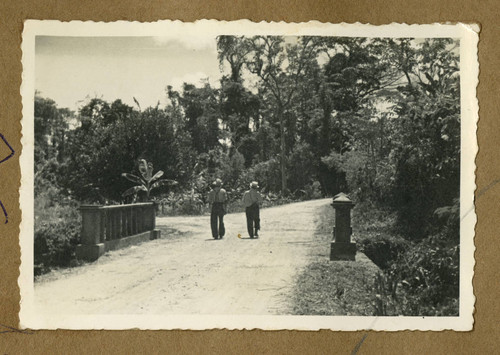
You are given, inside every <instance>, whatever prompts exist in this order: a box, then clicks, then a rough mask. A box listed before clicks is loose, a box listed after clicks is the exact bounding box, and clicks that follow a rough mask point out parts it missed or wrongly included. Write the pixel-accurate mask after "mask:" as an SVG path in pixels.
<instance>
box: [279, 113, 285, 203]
mask: <svg viewBox="0 0 500 355" xmlns="http://www.w3.org/2000/svg"><path fill="white" fill-rule="evenodd" d="M278 117H279V120H280V155H281V159H280V166H281V194H282V195H283V196H284V195H285V194H286V178H287V176H286V152H285V122H284V117H283V109H282V108H281V107H280V108H279V109H278Z"/></svg>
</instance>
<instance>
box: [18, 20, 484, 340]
mask: <svg viewBox="0 0 500 355" xmlns="http://www.w3.org/2000/svg"><path fill="white" fill-rule="evenodd" d="M476 52H477V29H476V28H475V27H474V26H468V25H463V24H457V25H439V24H435V25H413V26H408V25H397V24H393V25H386V26H370V25H360V24H353V25H345V24H343V25H332V24H323V23H315V22H312V23H303V24H285V23H280V24H277V23H273V24H271V23H259V24H257V23H251V22H249V21H237V22H224V23H223V22H217V21H199V22H196V23H181V22H171V21H163V22H157V23H151V24H147V23H127V22H119V23H92V22H69V23H62V22H57V21H28V22H27V23H26V24H25V32H24V36H23V86H22V88H21V93H22V96H23V106H24V108H23V121H22V124H23V153H22V157H21V164H22V176H23V179H22V185H23V186H22V188H21V209H22V211H23V221H22V225H21V251H22V265H21V275H20V279H19V284H20V288H21V297H22V299H21V312H20V322H21V326H22V327H24V328H33V329H55V328H67V329H129V328H141V329H213V328H229V329H243V328H247V329H250V328H260V329H304V330H314V329H324V328H326V329H332V330H360V329H377V330H404V329H422V330H442V329H455V330H470V329H472V326H473V317H472V314H473V306H474V295H473V290H472V276H473V266H474V256H473V253H474V241H473V238H474V224H475V220H476V217H475V213H474V204H473V192H474V188H475V184H474V170H475V165H474V158H475V154H476V152H477V143H476V123H477V100H476V96H475V90H476V85H477V74H478V63H477V56H476Z"/></svg>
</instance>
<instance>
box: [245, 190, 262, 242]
mask: <svg viewBox="0 0 500 355" xmlns="http://www.w3.org/2000/svg"><path fill="white" fill-rule="evenodd" d="M258 188H259V184H258V183H257V181H252V182H251V183H250V190H248V191H245V193H244V194H243V205H244V206H245V212H246V216H247V229H248V235H249V236H250V238H253V237H254V236H255V238H258V237H259V230H260V215H259V214H260V211H259V205H260V203H261V202H262V197H261V196H260V193H259V191H257V190H258Z"/></svg>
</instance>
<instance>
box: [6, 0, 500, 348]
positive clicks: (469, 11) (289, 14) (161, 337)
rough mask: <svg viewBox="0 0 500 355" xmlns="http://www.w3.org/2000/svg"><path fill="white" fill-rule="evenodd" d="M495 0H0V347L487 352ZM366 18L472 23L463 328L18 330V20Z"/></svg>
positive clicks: (497, 132)
mask: <svg viewBox="0 0 500 355" xmlns="http://www.w3.org/2000/svg"><path fill="white" fill-rule="evenodd" d="M498 14H500V1H478V0H470V1H466V0H440V1H435V0H409V1H403V0H363V1H359V0H358V1H356V0H337V1H328V0H324V1H322V0H309V1H306V0H303V1H292V0H289V1H265V0H256V1H237V0H232V1H217V0H194V1H179V0H172V1H161V0H158V1H132V0H112V1H110V0H105V1H102V0H101V1H95V0H88V1H81V0H67V1H57V0H50V1H45V0H22V1H19V0H18V1H12V0H5V1H2V2H0V43H1V45H2V46H1V49H0V133H1V134H3V135H4V137H5V138H6V139H7V140H8V142H9V143H10V144H11V145H12V147H13V149H14V150H15V155H14V157H13V158H12V159H9V160H8V161H6V162H4V163H2V164H1V166H0V191H1V193H0V200H1V201H2V202H3V204H4V206H5V207H6V208H7V211H8V214H9V222H8V223H7V224H3V221H2V222H0V223H1V224H0V251H1V257H0V270H1V271H0V351H1V352H2V354H4V353H5V354H20V353H23V354H24V353H50V354H59V353H61V354H73V353H75V354H76V353H86V354H89V353H90V354H92V353H120V354H124V353H125V354H132V353H146V354H147V353H238V354H239V353H252V354H260V353H265V354H267V353H272V354H284V353H296V354H305V353H335V354H337V353H339V354H344V353H358V354H386V353H387V354H407V353H408V354H410V353H412V354H430V353H439V354H442V353H452V354H454V353H457V354H458V353H460V354H483V353H484V354H491V353H497V352H498V351H499V350H498V349H497V346H498V345H499V343H500V341H499V338H500V337H499V335H500V331H499V330H500V327H499V314H500V309H499V302H498V298H499V295H500V282H499V280H500V277H499V275H498V271H499V270H500V267H499V264H500V258H499V255H500V242H499V240H498V237H499V235H498V231H499V230H500V218H498V217H499V215H498V213H499V210H500V209H499V205H500V203H499V201H500V200H499V199H498V196H499V194H500V186H498V185H497V184H496V183H497V182H499V181H500V161H499V160H500V155H499V153H500V149H498V147H499V146H498V142H500V129H499V128H500V127H499V125H500V119H499V117H500V112H499V109H500V105H499V104H498V103H499V102H500V87H499V82H500V78H499V73H500V71H499V69H500V48H499V47H500V46H499V45H498V44H499V42H500V33H499V31H498V30H499V22H498V19H499V17H498V16H499V15H498ZM203 18H206V19H218V20H238V19H250V20H252V21H263V20H264V21H287V22H303V21H308V20H319V21H322V22H332V23H339V22H347V23H353V22H361V23H371V24H388V23H392V22H400V23H408V24H413V23H434V22H466V23H478V24H480V25H481V34H480V42H479V61H480V79H479V80H480V84H479V87H478V90H477V93H478V97H479V105H480V113H479V116H480V120H479V124H478V142H479V147H480V149H479V153H478V156H477V160H476V164H477V177H476V184H477V190H476V213H477V216H478V224H477V226H476V237H475V245H476V252H475V259H476V265H475V275H474V293H475V295H476V297H477V300H476V311H475V315H474V318H475V324H474V330H473V331H471V332H453V331H444V332H423V331H414V332H409V331H405V332H373V331H368V332H367V331H361V332H333V331H327V330H323V331H317V332H300V331H259V330H254V331H227V330H210V331H139V330H131V331H64V330H57V331H28V332H18V331H16V330H15V329H10V328H9V327H12V328H16V327H17V325H18V321H19V320H18V312H19V288H18V284H17V278H18V275H19V272H18V268H19V263H20V261H19V260H20V251H19V240H18V236H19V221H20V219H21V211H20V209H19V203H18V198H19V195H18V188H19V184H20V169H19V155H20V152H21V143H20V134H21V133H20V132H21V124H20V120H21V107H22V106H21V96H20V94H19V89H20V85H21V73H22V66H21V49H20V44H21V36H22V30H23V21H24V20H26V19H56V20H62V21H70V20H92V21H117V20H130V21H133V20H137V21H143V22H150V21H156V20H159V19H179V20H183V21H194V20H197V19H203Z"/></svg>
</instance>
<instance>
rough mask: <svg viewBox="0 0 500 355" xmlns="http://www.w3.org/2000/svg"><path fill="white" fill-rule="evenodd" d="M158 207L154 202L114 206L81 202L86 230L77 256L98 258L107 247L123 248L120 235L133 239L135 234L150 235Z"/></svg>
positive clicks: (83, 225)
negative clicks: (82, 203)
mask: <svg viewBox="0 0 500 355" xmlns="http://www.w3.org/2000/svg"><path fill="white" fill-rule="evenodd" d="M155 210H156V207H155V205H154V203H153V202H148V203H134V204H128V205H114V206H96V205H82V206H80V211H81V213H82V231H81V245H79V248H77V256H79V257H81V258H82V259H88V260H95V259H97V258H98V257H99V256H100V255H102V254H103V253H104V252H105V251H107V250H111V249H117V248H119V247H120V242H119V240H120V239H124V240H125V239H127V240H131V237H134V236H142V237H143V239H147V238H148V233H153V232H154V231H155V227H156V222H155V218H156V212H155ZM154 236H155V235H153V234H151V235H150V236H149V237H150V239H153V238H154ZM136 239H137V238H136ZM122 244H123V243H122ZM78 254H79V255H78Z"/></svg>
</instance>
